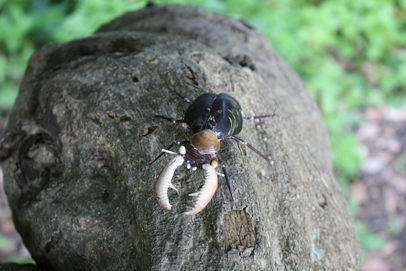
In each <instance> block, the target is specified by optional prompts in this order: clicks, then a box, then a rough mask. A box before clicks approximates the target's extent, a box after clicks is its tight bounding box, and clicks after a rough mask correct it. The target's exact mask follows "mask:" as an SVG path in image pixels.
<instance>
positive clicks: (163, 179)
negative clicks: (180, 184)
mask: <svg viewBox="0 0 406 271" xmlns="http://www.w3.org/2000/svg"><path fill="white" fill-rule="evenodd" d="M183 161H184V159H183V157H182V156H181V155H178V156H176V157H175V158H173V159H172V160H171V161H169V163H168V164H167V165H166V166H165V167H164V169H163V170H162V172H161V175H159V178H158V180H157V182H156V184H155V187H154V198H155V201H156V203H158V205H159V206H161V207H162V208H164V209H166V210H170V209H171V208H172V205H171V204H170V203H169V199H168V188H172V189H173V190H176V191H178V189H176V187H175V186H173V184H172V177H173V174H174V173H175V170H176V169H177V168H178V167H179V166H180V165H182V164H183Z"/></svg>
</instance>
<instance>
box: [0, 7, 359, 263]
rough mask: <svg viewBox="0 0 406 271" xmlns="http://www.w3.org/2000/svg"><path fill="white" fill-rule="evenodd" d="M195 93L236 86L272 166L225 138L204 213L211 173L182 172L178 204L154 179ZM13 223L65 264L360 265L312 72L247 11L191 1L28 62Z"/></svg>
mask: <svg viewBox="0 0 406 271" xmlns="http://www.w3.org/2000/svg"><path fill="white" fill-rule="evenodd" d="M170 89H176V90H177V91H178V92H180V93H181V94H182V95H184V96H186V97H188V98H190V99H191V100H193V99H195V98H196V97H198V96H199V95H201V94H203V93H206V92H214V93H222V92H224V93H228V94H230V95H232V96H233V97H235V98H236V99H237V100H238V101H239V102H240V104H241V106H242V108H243V110H244V113H245V115H247V116H252V115H264V114H270V113H272V112H273V110H274V109H275V108H276V109H277V110H276V112H277V114H279V117H277V118H273V119H263V120H259V121H252V122H250V121H246V122H245V123H244V129H243V131H242V132H241V133H240V134H239V137H241V138H242V139H244V140H246V141H248V142H250V143H251V144H252V145H253V146H255V147H257V148H258V149H259V150H260V151H261V152H263V153H265V154H266V155H267V156H269V157H271V159H273V160H277V161H279V162H278V165H279V167H275V166H271V165H269V164H267V163H266V162H265V161H264V160H263V159H261V158H260V157H259V156H258V155H256V154H255V153H253V152H252V151H251V150H250V149H248V148H246V147H245V146H243V145H239V144H237V143H236V142H234V141H231V140H230V139H225V140H223V141H222V142H221V144H222V149H221V150H220V152H219V156H220V158H221V159H222V160H223V162H224V163H225V164H226V166H227V170H228V173H229V177H230V181H231V184H232V188H233V192H234V196H235V198H236V203H237V204H238V205H239V206H240V207H241V209H237V210H236V208H235V207H234V210H233V206H232V204H231V198H230V195H229V193H228V190H227V186H226V184H225V181H224V178H222V177H219V188H218V190H217V192H216V194H215V195H214V197H213V199H212V201H211V202H210V203H209V205H208V206H207V207H206V208H205V209H204V210H203V211H202V212H201V213H199V214H198V215H195V216H193V217H189V216H185V215H183V212H185V211H186V210H188V209H189V208H190V206H191V205H192V200H193V199H191V198H189V197H188V194H189V193H191V192H195V191H197V190H198V189H199V187H200V186H201V185H202V182H203V172H202V171H201V170H198V171H196V172H191V171H189V170H187V169H186V167H182V168H180V169H178V170H177V172H176V174H175V177H174V181H173V182H174V185H175V186H176V187H177V188H178V189H179V194H176V193H175V192H172V191H171V192H169V196H170V200H171V203H172V205H173V207H172V210H171V211H166V210H163V209H161V208H159V207H158V206H157V204H156V203H155V201H154V199H153V194H152V191H153V186H154V184H155V181H156V179H157V176H158V174H159V173H160V171H161V170H162V168H163V167H164V165H165V164H166V163H167V162H168V160H169V159H170V158H169V157H168V155H167V156H165V157H164V158H162V159H161V160H159V161H158V162H157V163H155V164H154V165H153V166H152V167H151V168H150V169H149V170H148V172H147V174H146V176H143V175H142V174H141V172H142V171H143V169H144V167H145V166H146V165H147V163H149V162H150V161H151V160H152V159H153V158H154V157H155V156H156V155H158V154H159V152H160V151H161V149H162V148H164V147H166V146H168V145H169V144H170V143H171V142H173V141H174V140H188V139H190V137H191V134H190V132H189V131H188V129H187V128H186V127H183V126H182V125H177V124H172V123H170V122H167V121H165V120H162V119H157V118H155V117H154V115H153V114H151V112H160V113H161V114H162V115H166V116H170V117H173V118H176V119H181V118H183V113H184V111H185V110H186V108H187V104H185V103H184V102H183V101H182V100H181V99H179V97H177V96H176V95H175V94H174V92H172V91H171V90H170ZM0 157H1V158H0V160H1V161H2V164H1V166H2V167H3V170H4V180H5V189H6V192H7V195H8V199H9V202H10V205H11V208H12V210H13V218H14V221H15V224H16V227H17V229H18V230H19V232H20V233H21V235H22V237H23V240H24V242H25V244H26V246H27V248H28V249H29V250H30V252H31V253H32V256H33V258H34V259H35V261H36V262H37V263H38V265H39V266H41V267H45V268H54V269H56V270H359V269H361V258H362V254H361V251H360V246H359V243H358V237H357V235H356V231H355V227H354V223H353V221H352V218H351V215H350V213H349V210H348V207H347V204H346V202H345V199H344V197H343V194H342V193H341V190H340V188H339V186H338V184H337V182H336V180H335V179H334V176H333V173H332V165H331V160H330V152H329V143H328V139H327V133H326V128H325V126H324V124H323V120H322V117H321V115H320V112H319V110H318V108H317V106H316V104H315V102H314V101H313V100H312V98H311V97H310V95H309V93H308V91H307V90H306V88H305V87H304V85H303V83H302V82H301V80H300V79H299V77H298V76H297V75H296V74H295V72H294V71H292V70H291V69H290V68H289V67H288V66H287V64H286V63H285V62H284V61H283V60H282V59H281V57H280V56H279V55H278V54H277V53H276V52H275V51H274V50H273V49H272V47H271V46H270V44H269V42H268V41H267V39H266V38H265V37H264V36H263V35H262V34H261V33H259V31H257V30H256V29H252V28H251V27H250V26H248V25H247V24H246V23H244V22H243V21H238V20H235V19H231V18H228V17H226V16H224V15H220V14H216V13H213V12H209V11H206V10H202V9H199V8H196V7H191V6H154V5H148V6H147V7H146V8H144V9H142V10H139V11H136V12H130V13H127V14H124V15H123V16H121V17H119V18H117V19H115V20H113V21H112V22H110V23H108V24H106V25H104V26H103V27H101V28H100V29H99V30H98V31H97V33H96V34H95V35H93V36H91V37H88V38H84V39H80V40H74V41H71V42H67V43H64V44H50V45H47V46H45V47H43V48H42V49H41V50H39V51H38V52H36V53H35V54H34V55H33V56H32V58H31V60H30V62H29V65H28V68H27V71H26V74H25V77H24V80H23V82H22V84H21V87H20V93H19V96H18V99H17V102H16V104H15V106H14V109H13V112H12V115H11V117H10V120H9V124H8V128H7V133H6V139H5V141H4V142H3V143H2V146H1V148H0Z"/></svg>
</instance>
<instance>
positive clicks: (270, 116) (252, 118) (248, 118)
mask: <svg viewBox="0 0 406 271" xmlns="http://www.w3.org/2000/svg"><path fill="white" fill-rule="evenodd" d="M275 111H276V108H275V110H274V111H273V114H272V115H263V116H254V117H246V116H244V117H243V118H244V119H245V120H256V119H264V118H273V117H279V115H276V114H275Z"/></svg>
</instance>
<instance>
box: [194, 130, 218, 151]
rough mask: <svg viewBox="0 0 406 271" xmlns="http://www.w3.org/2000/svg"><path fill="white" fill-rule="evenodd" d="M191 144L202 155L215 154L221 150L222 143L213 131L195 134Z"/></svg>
mask: <svg viewBox="0 0 406 271" xmlns="http://www.w3.org/2000/svg"><path fill="white" fill-rule="evenodd" d="M191 143H192V145H193V147H194V148H195V149H196V150H198V151H199V152H200V153H201V154H214V153H216V152H218V151H219V150H220V142H219V140H218V138H217V135H216V134H215V133H214V132H213V131H212V130H202V131H200V132H198V133H196V134H194V135H193V137H192V141H191Z"/></svg>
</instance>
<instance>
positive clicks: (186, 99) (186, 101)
mask: <svg viewBox="0 0 406 271" xmlns="http://www.w3.org/2000/svg"><path fill="white" fill-rule="evenodd" d="M171 90H172V91H173V92H175V93H176V94H177V95H178V96H179V97H180V98H181V99H182V100H183V101H185V103H188V104H191V103H192V102H191V101H190V100H189V98H185V97H183V96H182V95H181V94H180V93H179V92H177V91H176V90H175V89H174V88H171Z"/></svg>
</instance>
